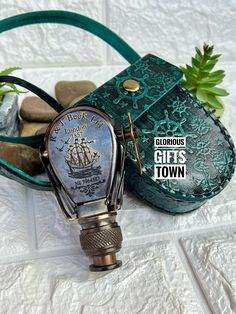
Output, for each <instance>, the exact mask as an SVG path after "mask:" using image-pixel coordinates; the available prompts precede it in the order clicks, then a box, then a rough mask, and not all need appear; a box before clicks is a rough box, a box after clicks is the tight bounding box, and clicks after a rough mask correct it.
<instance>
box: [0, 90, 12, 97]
mask: <svg viewBox="0 0 236 314" xmlns="http://www.w3.org/2000/svg"><path fill="white" fill-rule="evenodd" d="M12 92H14V91H13V90H11V89H4V90H0V97H1V96H4V95H6V94H8V93H12Z"/></svg>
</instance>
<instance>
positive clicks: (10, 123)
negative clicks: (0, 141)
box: [0, 93, 19, 136]
mask: <svg viewBox="0 0 236 314" xmlns="http://www.w3.org/2000/svg"><path fill="white" fill-rule="evenodd" d="M18 123H19V118H18V96H17V95H16V94H15V93H8V94H6V95H5V96H4V97H3V98H2V99H0V135H4V136H18Z"/></svg>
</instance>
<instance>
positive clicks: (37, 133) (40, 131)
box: [35, 126, 48, 135]
mask: <svg viewBox="0 0 236 314" xmlns="http://www.w3.org/2000/svg"><path fill="white" fill-rule="evenodd" d="M47 128H48V127H47V126H44V127H43V128H41V129H39V130H37V131H36V132H35V135H40V134H45V133H46V130H47Z"/></svg>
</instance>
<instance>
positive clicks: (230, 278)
mask: <svg viewBox="0 0 236 314" xmlns="http://www.w3.org/2000/svg"><path fill="white" fill-rule="evenodd" d="M42 9H66V10H70V11H76V12H79V13H82V14H85V15H87V16H89V17H92V18H94V19H96V20H98V21H100V22H102V23H104V24H106V25H107V26H108V27H110V28H111V29H112V30H114V31H115V32H117V33H118V34H119V35H121V36H122V37H123V38H124V39H125V40H127V42H128V43H129V44H131V45H132V46H133V47H134V48H135V49H136V50H137V52H139V53H140V54H141V55H144V54H145V53H147V52H154V53H156V54H158V55H159V56H161V57H163V58H165V59H167V60H170V61H172V62H174V63H176V64H179V63H185V62H189V60H190V56H191V55H192V54H193V52H194V46H195V45H198V46H201V45H202V44H203V42H204V41H207V42H210V43H214V44H215V45H216V49H217V52H219V53H223V57H222V61H221V63H220V66H221V67H223V68H224V69H225V70H226V73H227V77H226V80H225V83H224V85H225V87H226V88H227V89H228V90H229V92H230V96H228V97H227V98H225V103H226V113H225V115H224V118H223V122H224V124H225V125H226V127H227V128H228V129H229V131H230V133H231V135H232V136H233V138H234V140H235V141H236V124H235V116H236V103H235V102H236V62H235V61H236V0H231V1H230V0H229V1H225V0H221V1H220V0H214V1H213V0H209V1H203V0H198V1H196V0H191V1H188V0H177V1H171V0H165V1H159V0H149V1H145V0H142V1H141V0H118V1H114V0H110V1H108V0H107V1H105V0H93V1H92V0H91V1H75V0H67V1H59V0H49V1H47V2H46V1H42V0H41V1H20V0H14V1H13V0H8V1H7V0H0V18H5V17H8V16H12V15H14V14H18V13H23V12H29V11H32V10H42ZM0 56H1V57H0V68H3V67H6V66H9V65H19V66H21V67H23V71H22V72H21V73H19V75H20V76H22V77H24V78H25V79H27V80H29V81H31V82H33V83H35V84H37V85H39V86H40V87H42V88H44V89H45V90H46V91H48V92H50V93H51V94H53V88H54V85H55V83H56V81H57V80H59V79H68V80H74V79H75V80H78V79H91V80H94V82H95V83H96V84H98V85H100V84H101V83H103V82H105V81H106V80H107V79H109V78H110V77H112V76H113V75H115V74H116V73H118V72H119V71H120V70H121V69H123V67H124V65H125V64H126V63H125V61H124V60H123V59H121V58H119V57H118V56H117V54H116V53H115V52H114V51H113V50H111V49H110V48H108V47H107V46H106V45H105V44H104V43H103V42H102V41H101V40H99V39H96V38H95V37H93V35H90V34H88V33H85V32H84V31H80V30H78V29H75V28H72V27H69V26H63V25H43V26H28V27H24V28H19V29H17V30H11V31H9V32H7V33H5V34H1V35H0ZM119 222H120V224H121V227H122V229H123V235H124V239H125V240H124V246H123V249H122V251H121V252H120V258H121V259H122V260H123V267H122V268H121V269H119V270H116V271H113V272H111V273H102V274H93V273H89V272H88V270H87V266H88V260H87V258H86V257H85V256H84V255H83V253H82V251H81V249H80V245H79V239H78V226H77V225H76V224H74V223H68V222H67V221H65V220H64V218H63V216H62V214H61V213H60V211H59V210H58V206H57V203H56V201H55V199H54V196H53V195H52V194H51V193H45V192H37V191H32V190H29V189H26V188H25V187H23V186H21V185H19V184H18V183H15V182H12V181H10V180H8V179H5V178H3V177H0V264H1V266H0V313H1V314H2V313H4V314H5V313H6V314H8V313H9V314H15V313H16V314H21V313H26V314H28V313H32V314H45V313H56V314H57V313H63V314H64V313H91V314H96V313H98V314H101V313H105V314H106V313H111V314H113V313H121V314H126V313H127V314H132V313H146V314H152V313H160V314H162V313H171V314H172V313H178V314H195V313H217V314H228V313H229V314H230V313H236V234H235V229H236V176H234V178H233V180H232V181H231V183H230V184H229V186H228V187H227V188H226V189H225V190H224V191H223V192H222V193H221V194H220V195H218V196H217V197H215V198H214V199H213V200H210V201H209V202H208V203H207V204H205V205H204V206H202V207H201V209H199V210H197V211H195V212H193V213H190V214H186V215H181V216H176V217H175V216H169V215H165V214H163V213H159V212H158V211H155V210H153V209H151V208H149V207H148V206H146V205H145V204H143V203H142V202H141V201H139V200H137V199H135V198H134V197H133V196H132V195H131V194H130V193H129V192H126V195H125V200H124V208H123V210H121V212H120V213H119Z"/></svg>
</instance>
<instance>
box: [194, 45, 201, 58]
mask: <svg viewBox="0 0 236 314" xmlns="http://www.w3.org/2000/svg"><path fill="white" fill-rule="evenodd" d="M195 50H196V52H197V55H198V56H199V57H200V58H202V53H201V50H200V49H199V48H198V47H195Z"/></svg>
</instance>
